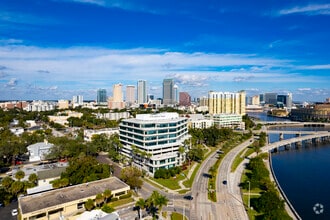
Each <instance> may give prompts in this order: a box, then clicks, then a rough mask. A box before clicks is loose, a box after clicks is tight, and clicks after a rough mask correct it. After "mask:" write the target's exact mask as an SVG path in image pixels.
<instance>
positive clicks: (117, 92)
mask: <svg viewBox="0 0 330 220" xmlns="http://www.w3.org/2000/svg"><path fill="white" fill-rule="evenodd" d="M112 97H113V101H114V102H122V101H123V85H122V84H121V83H119V84H115V85H114V86H113V96H112Z"/></svg>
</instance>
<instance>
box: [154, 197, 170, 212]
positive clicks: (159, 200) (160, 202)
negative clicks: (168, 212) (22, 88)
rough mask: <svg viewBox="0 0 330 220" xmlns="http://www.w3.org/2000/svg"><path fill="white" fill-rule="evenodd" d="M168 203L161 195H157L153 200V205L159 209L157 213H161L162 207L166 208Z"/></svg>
mask: <svg viewBox="0 0 330 220" xmlns="http://www.w3.org/2000/svg"><path fill="white" fill-rule="evenodd" d="M167 203H168V198H166V196H163V195H159V196H158V197H157V198H156V200H155V205H156V206H158V209H159V213H161V212H162V208H163V206H166V205H167Z"/></svg>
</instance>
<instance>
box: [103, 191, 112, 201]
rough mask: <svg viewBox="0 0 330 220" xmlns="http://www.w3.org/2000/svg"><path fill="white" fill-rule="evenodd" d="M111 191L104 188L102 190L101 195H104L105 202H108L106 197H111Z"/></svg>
mask: <svg viewBox="0 0 330 220" xmlns="http://www.w3.org/2000/svg"><path fill="white" fill-rule="evenodd" d="M111 193H112V192H111V190H110V189H106V190H104V192H103V196H104V198H105V201H106V202H108V199H109V198H110V197H111Z"/></svg>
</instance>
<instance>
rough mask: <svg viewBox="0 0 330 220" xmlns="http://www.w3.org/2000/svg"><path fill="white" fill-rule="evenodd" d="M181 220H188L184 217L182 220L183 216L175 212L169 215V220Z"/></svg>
mask: <svg viewBox="0 0 330 220" xmlns="http://www.w3.org/2000/svg"><path fill="white" fill-rule="evenodd" d="M182 219H184V220H188V219H187V217H186V216H185V217H184V218H183V215H182V214H180V213H177V212H173V213H172V215H171V220H182Z"/></svg>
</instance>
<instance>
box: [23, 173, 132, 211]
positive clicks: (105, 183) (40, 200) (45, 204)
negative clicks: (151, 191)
mask: <svg viewBox="0 0 330 220" xmlns="http://www.w3.org/2000/svg"><path fill="white" fill-rule="evenodd" d="M127 187H128V188H129V186H128V185H127V184H126V183H124V182H123V181H121V180H119V179H118V178H117V177H110V178H107V179H102V180H98V181H94V182H89V183H84V184H79V185H75V186H69V187H65V188H61V189H56V190H52V191H48V192H43V193H38V194H35V195H29V196H24V197H21V198H19V206H20V208H21V212H22V213H23V214H24V213H29V212H34V211H38V210H42V209H46V208H50V207H53V206H54V207H55V206H57V205H61V204H63V203H68V202H71V201H75V200H79V199H84V198H87V197H91V196H95V195H97V194H98V193H103V192H104V191H105V190H106V189H109V190H111V191H112V192H113V191H116V190H119V189H123V188H127Z"/></svg>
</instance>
